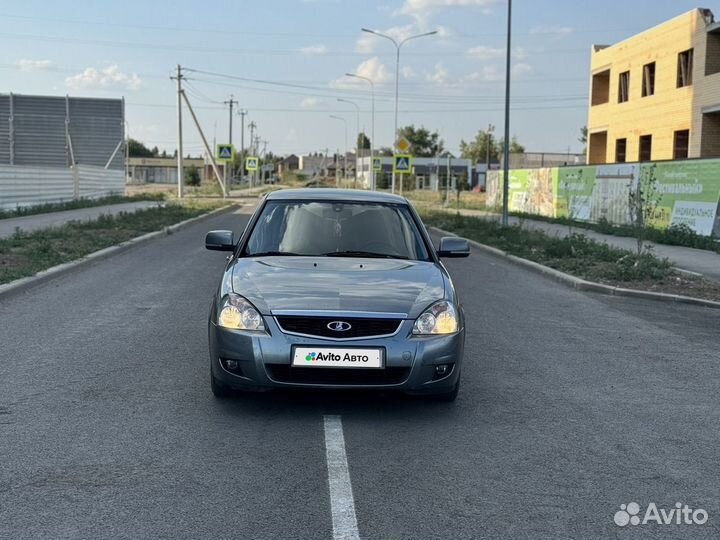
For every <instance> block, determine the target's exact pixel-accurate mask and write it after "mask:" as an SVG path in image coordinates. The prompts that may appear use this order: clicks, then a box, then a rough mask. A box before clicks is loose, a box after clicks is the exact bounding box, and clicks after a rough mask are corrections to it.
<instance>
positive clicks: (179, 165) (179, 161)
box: [170, 64, 183, 199]
mask: <svg viewBox="0 0 720 540" xmlns="http://www.w3.org/2000/svg"><path fill="white" fill-rule="evenodd" d="M170 79H172V80H177V136H178V141H177V177H178V178H177V181H178V185H177V195H178V199H182V196H183V146H182V143H183V136H182V79H183V74H182V67H180V64H178V65H177V74H176V75H175V77H170Z"/></svg>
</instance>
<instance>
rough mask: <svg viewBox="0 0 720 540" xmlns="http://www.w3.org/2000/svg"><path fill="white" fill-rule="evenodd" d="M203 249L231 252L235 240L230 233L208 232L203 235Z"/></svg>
mask: <svg viewBox="0 0 720 540" xmlns="http://www.w3.org/2000/svg"><path fill="white" fill-rule="evenodd" d="M205 249H210V250H213V251H232V250H234V249H235V240H234V239H233V232H232V231H210V232H209V233H207V234H206V235H205Z"/></svg>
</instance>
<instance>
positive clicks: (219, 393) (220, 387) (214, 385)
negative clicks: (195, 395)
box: [210, 372, 232, 399]
mask: <svg viewBox="0 0 720 540" xmlns="http://www.w3.org/2000/svg"><path fill="white" fill-rule="evenodd" d="M210 388H211V390H212V393H213V396H215V397H216V398H217V399H225V398H228V397H230V396H232V390H231V389H230V388H228V387H227V386H225V385H224V384H223V383H221V382H220V381H218V380H217V379H216V378H215V375H213V374H212V372H210Z"/></svg>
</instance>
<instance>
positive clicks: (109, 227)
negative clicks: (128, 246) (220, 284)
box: [0, 201, 224, 283]
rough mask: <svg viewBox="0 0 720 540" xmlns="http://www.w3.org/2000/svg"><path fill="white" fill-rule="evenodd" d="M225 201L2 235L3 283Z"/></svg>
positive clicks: (172, 206)
mask: <svg viewBox="0 0 720 540" xmlns="http://www.w3.org/2000/svg"><path fill="white" fill-rule="evenodd" d="M223 205H224V203H222V202H200V201H187V202H184V203H183V204H167V205H165V206H163V207H159V208H148V209H146V210H139V211H137V212H132V213H120V214H118V215H115V216H106V215H103V216H101V217H100V218H99V219H97V220H93V221H82V222H80V221H73V222H70V223H68V224H66V225H63V226H62V227H54V228H49V229H42V230H38V231H33V232H23V231H19V232H17V233H15V234H14V235H13V236H11V237H9V238H4V239H0V283H8V282H10V281H14V280H16V279H20V278H23V277H27V276H32V275H33V274H36V273H37V272H39V271H41V270H46V269H48V268H50V267H52V266H56V265H58V264H62V263H66V262H70V261H73V260H76V259H80V258H82V257H84V256H86V255H88V254H90V253H92V252H94V251H98V250H100V249H103V248H106V247H110V246H113V245H116V244H119V243H120V242H124V241H126V240H130V239H132V238H135V237H137V236H141V235H143V234H145V233H149V232H153V231H157V230H160V229H162V228H163V227H167V226H168V225H173V224H175V223H179V222H181V221H184V220H186V219H190V218H193V217H195V216H198V215H200V214H203V213H205V212H207V211H209V210H212V209H214V208H219V207H220V206H223Z"/></svg>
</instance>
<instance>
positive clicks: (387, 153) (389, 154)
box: [377, 146, 393, 157]
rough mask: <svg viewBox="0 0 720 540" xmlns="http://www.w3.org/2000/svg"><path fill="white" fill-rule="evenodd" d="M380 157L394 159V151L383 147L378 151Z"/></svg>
mask: <svg viewBox="0 0 720 540" xmlns="http://www.w3.org/2000/svg"><path fill="white" fill-rule="evenodd" d="M377 155H378V156H384V157H392V155H393V149H392V148H388V147H387V146H383V147H381V148H379V149H378V151H377Z"/></svg>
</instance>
